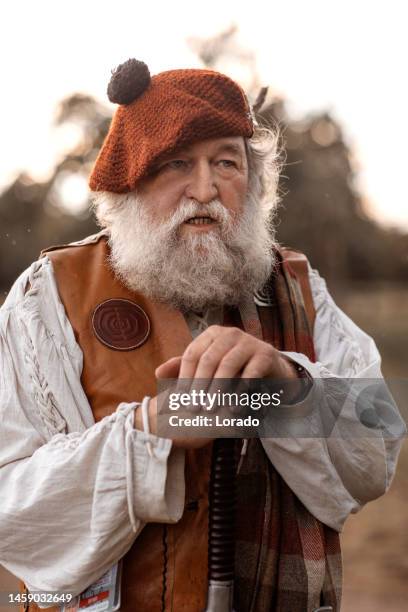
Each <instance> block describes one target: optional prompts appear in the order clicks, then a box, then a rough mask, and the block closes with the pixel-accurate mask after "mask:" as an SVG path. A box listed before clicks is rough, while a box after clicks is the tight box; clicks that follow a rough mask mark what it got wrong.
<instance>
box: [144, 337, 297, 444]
mask: <svg viewBox="0 0 408 612" xmlns="http://www.w3.org/2000/svg"><path fill="white" fill-rule="evenodd" d="M155 375H156V378H157V379H165V378H174V379H176V378H178V379H189V380H194V379H201V380H203V379H217V378H220V379H222V378H224V379H225V378H227V379H231V378H275V379H278V380H288V379H293V380H296V379H297V378H298V376H297V372H296V369H295V367H294V365H293V363H292V362H291V361H290V360H289V359H287V358H286V357H285V356H284V355H282V353H280V352H279V351H278V350H277V349H276V348H275V347H273V346H272V345H271V344H269V343H267V342H264V341H263V340H259V339H257V338H254V337H253V336H251V335H250V334H248V333H246V332H245V331H242V330H241V329H239V328H236V327H222V326H220V325H212V326H210V327H208V328H207V329H206V330H205V331H204V332H202V333H201V334H200V335H199V336H198V337H197V338H195V339H194V340H192V342H190V344H189V345H188V347H187V348H186V350H185V351H184V353H183V354H182V355H180V356H178V357H173V358H171V359H169V360H168V361H166V362H164V363H162V364H161V365H160V366H159V367H158V368H157V369H156V371H155ZM149 417H150V430H151V432H152V433H155V432H156V431H157V420H156V419H157V397H154V398H152V400H151V402H150V407H149ZM135 427H136V428H137V429H143V425H142V422H141V417H140V415H139V414H138V412H137V413H136V416H135ZM208 442H209V440H208V439H206V438H188V439H182V440H180V439H175V440H174V441H173V443H174V446H176V447H177V446H179V447H183V448H199V447H201V446H204V445H205V444H207V443H208Z"/></svg>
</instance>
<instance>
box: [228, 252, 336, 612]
mask: <svg viewBox="0 0 408 612" xmlns="http://www.w3.org/2000/svg"><path fill="white" fill-rule="evenodd" d="M277 257H278V265H277V267H276V271H275V273H274V275H273V276H272V277H271V280H270V282H269V284H268V286H267V288H266V303H267V304H268V305H266V306H258V307H257V306H255V304H254V302H253V301H251V302H248V303H246V304H242V306H240V309H239V311H240V316H241V321H242V326H243V328H244V329H245V331H247V332H249V333H252V334H253V335H255V336H257V337H260V338H263V339H264V340H265V341H269V342H271V343H273V345H274V346H275V347H276V348H278V349H280V350H287V351H297V352H300V353H304V354H306V355H307V356H308V357H309V358H310V359H311V360H313V361H314V360H315V355H314V348H313V339H312V330H311V325H310V323H309V321H308V319H307V316H306V312H305V308H304V301H303V297H302V291H301V288H300V284H299V282H298V279H297V277H296V275H295V273H294V271H293V269H292V268H291V266H290V263H289V262H288V261H285V259H284V255H283V254H282V253H278V254H277ZM237 489H238V509H237V541H236V557H235V609H236V610H238V611H239V612H312V611H313V610H314V609H315V608H318V607H319V606H321V605H331V606H332V607H333V610H334V611H336V612H339V610H340V599H341V583H342V571H341V570H342V566H341V552H340V541H339V535H338V533H337V532H336V531H334V530H333V529H331V528H329V527H328V526H326V525H324V524H323V523H321V522H320V521H319V520H317V519H316V518H315V517H313V516H312V515H311V514H310V513H309V512H308V510H307V509H306V508H305V507H304V505H303V504H302V503H301V502H300V501H299V499H298V498H297V497H296V495H295V494H294V493H293V491H292V490H291V489H290V488H289V487H288V486H287V484H286V483H285V482H284V481H283V479H282V478H281V476H280V475H279V474H278V473H277V471H276V470H275V468H274V467H273V465H272V464H271V462H270V461H269V459H268V458H267V456H266V454H265V451H264V450H263V447H262V444H261V442H260V441H259V440H257V439H251V440H250V441H249V444H248V448H247V453H246V456H245V460H244V461H243V463H242V466H241V469H240V471H239V474H238V475H237Z"/></svg>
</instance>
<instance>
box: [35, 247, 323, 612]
mask: <svg viewBox="0 0 408 612" xmlns="http://www.w3.org/2000/svg"><path fill="white" fill-rule="evenodd" d="M44 253H46V254H47V256H48V257H49V259H50V260H51V261H52V264H53V268H54V274H55V278H56V282H57V286H58V291H59V295H60V298H61V301H62V303H63V305H64V307H65V310H66V313H67V316H68V318H69V320H70V323H71V325H72V327H73V330H74V333H75V337H76V340H77V342H78V344H79V345H80V347H81V349H82V352H83V356H84V364H83V372H82V377H81V382H82V385H83V388H84V390H85V393H86V395H87V397H88V399H89V402H90V405H91V408H92V412H93V415H94V418H95V421H99V420H100V419H102V418H103V417H105V416H107V415H110V414H111V413H112V412H114V411H115V410H116V408H117V406H118V404H119V403H120V402H122V401H125V402H131V401H141V400H142V399H143V397H144V396H145V395H150V396H154V395H156V394H157V388H156V378H155V376H154V370H155V368H156V367H157V366H158V365H160V364H161V363H163V362H164V361H166V360H167V359H169V358H170V357H173V356H177V355H181V354H182V353H183V352H184V349H185V348H186V347H187V346H188V344H189V343H190V342H191V339H192V338H191V334H190V331H189V328H188V326H187V324H186V322H185V319H184V317H183V316H182V314H181V313H180V312H178V311H176V310H174V309H172V308H170V307H168V306H166V305H164V304H160V303H156V302H152V301H150V300H148V299H147V298H146V297H144V296H143V295H142V294H139V293H136V292H132V291H130V290H128V289H127V288H126V287H125V286H124V285H122V284H121V283H120V282H119V281H118V280H117V278H116V277H115V276H114V274H113V272H112V271H111V269H110V267H109V264H108V262H107V256H108V246H107V240H106V237H105V236H101V237H99V239H97V240H96V241H95V242H93V243H87V244H81V243H76V244H75V245H69V246H66V247H53V248H51V249H48V250H46V251H44ZM283 255H284V257H285V259H290V262H291V266H292V268H293V269H294V270H295V272H296V275H297V276H298V278H299V280H300V282H301V286H302V292H303V294H304V299H305V305H306V310H307V311H308V315H309V319H310V320H313V316H314V310H313V300H312V296H311V292H310V287H309V285H308V281H307V264H306V259H305V257H304V256H303V255H302V254H300V253H297V252H294V251H289V250H286V252H283ZM110 298H124V299H128V300H131V301H132V302H135V303H136V304H138V305H139V306H141V307H142V308H143V310H144V311H145V312H146V313H147V315H148V317H149V319H150V322H151V332H150V335H149V337H148V339H147V341H146V342H145V343H144V344H143V345H142V346H140V347H139V348H137V349H135V350H132V351H126V352H124V351H116V350H112V349H111V348H108V347H107V346H105V345H104V344H102V343H101V342H100V341H99V340H98V339H97V338H96V336H95V334H94V332H93V328H92V313H93V311H94V309H95V308H96V306H97V305H98V304H100V303H101V302H103V301H104V300H106V299H110ZM231 323H232V321H231ZM224 324H228V321H227V319H225V320H224ZM210 459H211V446H210V445H209V446H207V447H206V448H203V449H200V450H198V451H188V452H187V453H186V467H185V482H186V497H185V509H184V513H183V516H182V518H181V520H180V521H179V522H178V523H177V524H175V525H162V524H157V523H149V524H148V525H146V526H145V527H144V529H143V531H142V532H141V534H140V535H139V536H138V538H137V539H136V541H135V543H134V545H133V546H132V548H131V549H130V551H129V552H128V553H127V554H126V556H125V557H124V563H123V577H122V605H121V612H130V611H132V612H145V611H147V610H148V611H149V612H160V611H161V610H162V609H165V610H175V611H177V612H182V611H186V612H187V611H188V612H200V611H202V610H204V608H205V604H206V593H207V571H208V550H207V547H208V485H209V474H210ZM136 513H137V511H136ZM164 572H165V584H166V588H165V589H164V588H163V585H164V581H163V577H164ZM162 598H164V602H165V608H163V602H162ZM35 609H37V608H36V607H34V606H30V610H33V611H34V610H35ZM50 610H54V608H53V609H50Z"/></svg>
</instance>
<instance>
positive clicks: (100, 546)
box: [0, 60, 404, 612]
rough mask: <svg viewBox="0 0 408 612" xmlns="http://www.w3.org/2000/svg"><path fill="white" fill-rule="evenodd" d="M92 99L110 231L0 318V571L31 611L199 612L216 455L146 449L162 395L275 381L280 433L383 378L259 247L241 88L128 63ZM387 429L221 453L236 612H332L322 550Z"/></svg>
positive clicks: (254, 143)
mask: <svg viewBox="0 0 408 612" xmlns="http://www.w3.org/2000/svg"><path fill="white" fill-rule="evenodd" d="M108 94H109V97H110V99H111V101H113V102H115V103H118V104H119V107H118V109H117V111H116V113H115V116H114V118H113V121H112V125H111V129H110V131H109V134H108V136H107V138H106V140H105V142H104V145H103V147H102V150H101V152H100V154H99V157H98V159H97V161H96V163H95V167H94V169H93V172H92V175H91V178H90V187H91V189H92V191H93V197H94V205H95V211H96V216H97V218H98V220H99V222H100V224H101V225H102V227H103V228H104V229H103V231H102V232H101V233H100V234H97V235H96V236H92V237H90V238H88V239H85V240H83V241H81V242H79V243H75V244H73V245H68V246H66V247H57V248H52V249H48V250H47V251H46V252H45V253H44V254H43V257H42V258H40V259H39V261H37V262H35V263H33V264H32V266H31V267H30V268H29V269H28V270H27V271H26V272H25V273H23V274H22V275H21V277H20V278H19V279H18V281H17V282H16V283H15V285H14V287H13V289H12V290H11V292H10V294H9V296H8V298H7V300H6V303H5V304H4V306H3V308H2V310H1V317H0V348H1V350H0V359H1V369H0V372H1V376H2V379H1V385H0V411H1V422H2V428H1V440H2V443H1V447H0V491H1V498H2V505H1V521H0V562H1V563H3V564H4V565H5V566H6V567H7V568H8V569H9V570H10V571H11V572H13V573H14V574H15V575H16V576H18V577H19V578H21V580H23V581H24V583H25V585H26V587H27V591H26V595H27V594H33V593H34V594H35V593H37V594H38V595H44V594H47V595H48V596H49V598H48V600H47V601H44V600H41V599H39V598H37V603H38V604H39V605H40V606H50V605H53V604H54V605H55V604H58V605H61V606H62V605H63V604H64V601H63V599H59V600H58V596H60V595H61V594H64V593H68V592H69V593H71V594H74V595H75V596H76V595H78V594H80V593H81V592H83V591H85V590H86V589H88V590H87V592H86V594H85V595H84V596H83V598H82V602H81V607H84V608H85V609H90V610H93V609H99V608H98V605H102V606H104V607H103V609H107V610H114V609H117V605H118V604H117V603H115V602H117V601H118V599H119V595H120V596H121V607H120V609H121V610H122V612H125V611H126V612H128V611H129V612H130V611H137V612H143V611H146V610H149V611H150V610H151V611H153V612H156V611H157V612H159V611H161V610H176V611H177V612H179V611H181V610H185V611H191V612H198V611H201V610H204V609H205V607H206V597H207V579H208V558H207V550H208V487H209V477H210V464H211V452H212V451H211V446H212V445H211V443H210V442H209V440H208V439H207V438H206V437H198V436H192V437H188V436H186V437H184V438H181V439H178V438H175V439H174V440H172V439H170V437H164V436H160V435H158V433H160V432H158V430H157V419H156V417H157V399H156V396H157V380H158V379H163V378H178V379H183V380H184V379H210V380H211V379H218V378H234V377H235V378H239V377H242V378H258V379H261V378H269V379H279V380H289V381H292V384H291V385H290V386H288V391H287V396H286V398H285V401H286V403H287V405H286V406H282V407H281V410H282V411H283V414H281V421H280V423H285V421H287V422H288V423H289V422H291V423H293V422H298V421H297V420H298V419H302V418H303V416H304V414H305V409H306V408H307V410H309V408H308V407H310V405H312V406H313V407H314V411H315V413H316V414H317V415H318V417H319V418H320V417H324V416H325V415H327V413H329V412H331V411H332V409H333V406H332V404H330V402H329V400H331V401H332V403H333V397H330V398H328V397H327V396H326V394H325V392H324V385H322V383H321V381H322V379H329V378H330V377H343V378H347V377H349V378H351V377H360V378H379V377H381V373H380V357H379V354H378V351H377V349H376V347H375V345H374V342H373V341H372V340H371V339H370V338H369V337H368V336H367V335H366V334H365V333H364V332H362V331H361V330H360V329H358V328H357V327H356V326H355V325H354V324H353V323H352V322H351V321H350V319H348V318H347V317H346V316H345V315H344V314H343V313H342V312H341V311H340V310H339V309H338V308H337V307H336V305H335V304H334V303H333V301H332V299H331V297H330V296H329V294H328V292H327V289H326V286H325V283H324V281H323V280H322V279H321V278H320V277H319V275H318V274H317V273H316V272H315V271H312V270H311V269H310V267H309V268H308V267H307V262H306V260H305V259H304V258H303V256H302V255H301V254H299V253H295V252H291V251H288V250H285V249H282V248H280V247H279V246H278V245H277V244H276V243H275V241H274V233H273V222H272V217H271V211H272V210H273V208H274V206H275V204H276V197H277V196H276V192H277V180H278V154H277V138H276V135H274V134H273V133H272V132H270V131H268V130H265V129H260V128H259V127H257V126H256V125H254V120H253V116H252V113H251V109H250V107H249V105H248V102H247V99H246V97H245V95H244V93H243V92H242V90H241V89H240V87H239V86H238V85H237V84H236V83H235V82H233V81H232V80H230V79H229V78H228V77H226V76H225V75H222V74H219V73H216V72H213V71H209V70H171V71H168V72H164V73H161V74H158V75H156V76H154V77H153V78H150V75H149V71H148V69H147V67H146V65H145V64H143V63H142V62H138V61H136V60H129V61H128V62H126V63H125V64H122V65H121V66H119V68H118V69H117V70H116V71H115V72H114V73H113V75H112V79H111V82H110V84H109V88H108ZM349 404H350V402H349ZM305 407H306V408H305ZM389 409H390V410H391V411H392V414H393V418H394V422H395V423H396V424H397V430H398V433H397V435H395V436H394V437H393V438H387V439H384V440H383V438H382V437H378V436H371V437H370V436H368V435H367V434H366V428H365V426H364V424H362V423H361V422H360V421H359V420H358V415H357V413H356V411H355V410H353V403H352V402H351V407H350V405H348V407H347V414H345V416H344V417H343V416H342V413H340V416H339V422H340V423H341V418H343V421H344V423H343V425H344V424H345V425H344V426H345V427H348V431H349V432H350V431H351V432H354V433H355V435H352V436H347V435H346V436H341V435H339V436H337V437H336V436H334V437H329V438H326V437H324V436H323V435H321V432H320V435H319V433H317V434H316V437H307V436H306V437H290V436H287V437H285V436H278V437H273V438H266V439H262V440H256V439H252V440H250V441H249V443H248V441H246V442H244V443H242V444H241V441H239V442H237V444H238V445H239V448H240V449H241V448H242V456H241V460H240V466H239V470H238V474H237V476H236V479H237V483H236V484H237V495H238V512H237V518H236V520H237V528H236V537H235V569H234V609H235V610H236V612H246V611H247V610H248V611H249V610H253V611H259V612H266V611H270V610H277V611H278V610H279V611H283V610H285V611H287V612H289V611H290V612H304V611H306V610H307V611H308V612H311V611H312V610H315V609H317V608H318V607H319V606H322V605H328V606H332V609H333V610H339V605H340V603H339V602H340V591H341V563H340V549H339V541H338V532H340V530H341V528H342V526H343V524H344V521H345V519H346V518H347V516H348V515H349V513H350V512H356V511H358V510H359V509H360V508H361V507H362V506H363V505H364V504H365V503H366V502H368V501H370V500H372V499H375V498H376V497H378V496H380V495H382V494H383V493H384V492H385V491H386V490H387V488H388V487H389V485H390V481H391V479H392V476H393V473H394V470H395V463H396V457H397V454H398V448H399V445H400V438H401V436H402V434H403V432H404V427H403V424H402V422H401V421H400V420H399V416H398V413H397V412H396V409H395V407H394V406H393V405H392V403H391V404H390V406H389ZM340 417H341V418H340ZM362 430H364V432H365V433H364V432H363V433H361V431H362ZM119 562H120V563H119ZM118 563H119V565H118ZM119 568H121V571H122V577H121V578H120V571H119ZM101 576H104V577H103V580H102V582H99V586H98V583H96V581H98V580H99V579H100V578H101ZM95 583H96V584H95ZM101 585H102V586H101ZM27 596H28V595H27ZM212 605H213V604H212V603H211V601H210V602H209V603H208V610H222V609H226V610H227V609H230V608H229V607H228V606H229V605H230V604H227V607H225V608H221V607H211V606H212ZM30 606H31V607H30V608H29V609H30V610H33V609H36V608H35V607H34V605H33V604H30ZM92 606H94V607H92ZM95 606H96V607H95ZM27 609H28V608H27ZM56 609H57V608H56ZM101 609H102V608H101ZM327 609H329V608H327Z"/></svg>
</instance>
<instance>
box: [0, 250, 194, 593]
mask: <svg viewBox="0 0 408 612" xmlns="http://www.w3.org/2000/svg"><path fill="white" fill-rule="evenodd" d="M48 274H50V268H49V264H47V262H42V263H36V264H34V265H33V266H32V267H31V269H30V270H29V272H27V273H26V274H25V275H23V276H22V277H21V278H20V279H19V280H18V281H17V283H16V285H15V286H14V288H13V290H12V292H11V295H10V297H9V299H8V300H7V302H6V304H5V305H4V306H3V308H2V309H1V310H0V422H1V429H0V496H1V500H2V503H1V508H0V562H1V563H2V564H3V565H4V566H5V567H6V568H7V569H8V570H9V571H11V572H12V573H13V574H14V575H15V576H17V577H19V578H20V579H22V580H23V581H24V582H25V583H26V584H27V586H28V588H29V589H30V590H33V591H37V590H42V591H60V592H61V591H62V592H63V591H69V592H72V593H73V594H78V593H80V592H81V591H82V590H84V589H85V588H86V587H87V586H89V584H91V583H92V582H94V581H95V580H96V579H98V578H99V577H100V576H101V575H102V574H103V573H104V572H105V571H107V570H108V569H109V568H110V567H111V566H112V565H113V564H114V563H115V562H116V561H118V559H120V558H121V557H122V556H123V555H124V554H125V553H126V552H127V550H128V549H129V548H130V547H131V545H132V544H133V542H134V540H135V538H136V537H137V535H138V534H139V533H140V531H141V530H142V528H143V526H144V525H145V524H146V523H147V522H151V521H157V522H169V523H172V522H176V521H178V520H179V519H180V517H181V515H182V511H183V505H184V455H183V453H182V452H181V451H180V452H178V449H173V450H172V451H171V447H172V443H171V441H170V440H167V439H163V438H159V437H157V436H153V435H150V434H145V433H144V432H141V431H138V430H136V429H134V427H133V412H134V409H135V406H136V404H134V403H132V404H125V403H123V404H120V405H119V406H118V408H117V410H116V411H115V412H114V413H113V414H112V415H111V416H109V417H106V418H105V419H103V420H102V421H100V422H98V423H96V424H95V423H94V422H93V421H92V412H91V411H90V407H89V405H88V404H87V399H86V396H85V395H84V394H83V390H82V387H81V385H80V377H79V373H80V369H81V363H80V361H79V353H78V352H77V348H76V346H75V343H74V338H73V336H72V337H71V336H70V334H69V328H68V322H67V320H66V318H65V319H64V314H63V312H62V310H63V309H62V306H61V305H60V303H59V301H58V296H57V294H56V287H55V285H54V284H53V283H52V277H50V276H48ZM27 286H29V287H30V288H29V290H28V291H27V292H26V291H25V288H26V287H27ZM58 304H59V305H60V306H58ZM58 308H60V310H59V312H57V311H58ZM47 309H48V310H47ZM46 314H47V316H45V315H46ZM147 442H150V444H151V449H152V450H153V452H152V453H149V452H147V448H146V443H147ZM170 451H171V452H170ZM27 550H29V551H30V555H29V557H28V556H27Z"/></svg>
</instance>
